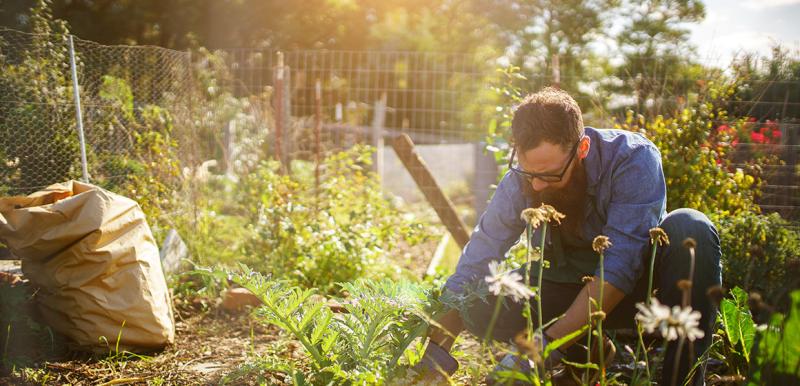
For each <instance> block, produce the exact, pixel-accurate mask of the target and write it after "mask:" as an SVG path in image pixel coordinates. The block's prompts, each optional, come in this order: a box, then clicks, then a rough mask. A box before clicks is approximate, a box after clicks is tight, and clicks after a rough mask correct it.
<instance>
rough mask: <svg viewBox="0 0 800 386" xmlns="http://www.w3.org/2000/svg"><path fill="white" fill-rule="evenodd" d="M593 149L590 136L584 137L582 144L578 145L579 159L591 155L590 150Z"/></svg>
mask: <svg viewBox="0 0 800 386" xmlns="http://www.w3.org/2000/svg"><path fill="white" fill-rule="evenodd" d="M591 147H592V139H591V138H589V136H588V135H584V136H583V139H581V143H580V144H579V145H578V158H579V159H584V158H586V156H588V155H589V149H590V148H591Z"/></svg>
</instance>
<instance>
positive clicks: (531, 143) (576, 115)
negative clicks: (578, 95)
mask: <svg viewBox="0 0 800 386" xmlns="http://www.w3.org/2000/svg"><path fill="white" fill-rule="evenodd" d="M511 133H512V134H513V136H514V145H515V146H517V149H518V150H519V151H526V150H530V149H533V148H535V147H537V146H539V145H540V144H541V143H542V141H547V142H550V143H553V144H556V145H561V146H562V147H563V148H564V149H565V150H569V149H570V148H571V147H572V146H573V145H574V144H575V142H577V141H578V139H579V138H580V137H581V135H583V118H582V117H581V108H580V107H579V106H578V103H577V102H575V99H572V97H571V96H570V95H569V94H567V93H566V92H565V91H563V90H559V89H556V88H552V87H547V88H544V89H542V90H541V91H539V92H537V93H535V94H529V95H528V96H526V97H525V99H523V100H522V103H520V105H519V106H517V108H516V110H515V111H514V119H513V120H512V121H511Z"/></svg>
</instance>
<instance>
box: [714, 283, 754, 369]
mask: <svg viewBox="0 0 800 386" xmlns="http://www.w3.org/2000/svg"><path fill="white" fill-rule="evenodd" d="M730 295H731V298H730V299H729V298H725V299H722V302H721V303H720V315H719V316H720V317H719V320H720V324H721V327H722V328H721V329H720V330H718V331H717V333H718V335H719V336H720V338H721V342H719V344H720V345H719V346H717V349H718V351H717V356H718V358H720V359H723V360H725V362H726V364H727V366H728V367H729V368H730V369H731V370H732V372H733V373H735V374H737V375H743V374H745V373H746V372H747V369H748V366H749V365H750V358H751V355H750V351H751V350H752V348H753V339H755V334H756V325H755V322H753V317H752V315H751V314H750V309H749V307H748V305H747V293H746V292H745V291H744V290H743V289H741V288H739V287H736V288H734V289H733V290H731V292H730Z"/></svg>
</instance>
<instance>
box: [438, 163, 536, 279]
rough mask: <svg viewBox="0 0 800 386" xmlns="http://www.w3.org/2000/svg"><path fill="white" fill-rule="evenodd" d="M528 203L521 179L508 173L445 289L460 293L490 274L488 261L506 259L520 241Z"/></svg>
mask: <svg viewBox="0 0 800 386" xmlns="http://www.w3.org/2000/svg"><path fill="white" fill-rule="evenodd" d="M526 204H527V200H526V198H525V196H524V194H523V193H522V189H521V186H520V181H519V178H518V177H517V176H516V175H514V174H512V173H506V175H505V176H503V179H502V180H501V181H500V183H499V184H498V185H497V190H496V191H495V194H494V196H493V197H492V199H491V201H490V202H489V205H488V207H487V208H486V211H485V212H484V213H483V214H482V215H481V217H480V219H479V220H478V224H477V225H476V226H475V229H474V230H473V231H472V235H471V236H470V239H469V242H468V243H467V245H466V246H465V247H464V250H463V251H462V253H461V257H460V258H459V260H458V265H457V266H456V272H455V273H454V274H453V275H451V276H450V277H449V278H448V279H447V282H446V283H445V288H446V289H448V290H450V291H453V292H455V293H461V292H462V287H463V285H464V284H465V283H467V282H470V281H473V280H476V279H480V278H483V277H485V276H486V275H488V273H489V262H491V261H493V260H502V259H504V258H505V255H506V252H508V250H509V249H510V248H511V246H513V245H514V244H515V243H516V242H517V241H518V240H519V238H520V235H521V234H522V231H523V230H524V229H525V224H524V223H523V221H522V220H521V219H520V213H521V212H522V210H524V209H525V208H526Z"/></svg>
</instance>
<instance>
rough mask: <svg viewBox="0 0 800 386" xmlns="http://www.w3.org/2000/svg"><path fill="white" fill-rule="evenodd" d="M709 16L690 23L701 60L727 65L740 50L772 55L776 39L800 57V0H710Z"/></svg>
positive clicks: (692, 36) (693, 39) (707, 10)
mask: <svg viewBox="0 0 800 386" xmlns="http://www.w3.org/2000/svg"><path fill="white" fill-rule="evenodd" d="M705 5H706V18H705V20H704V21H703V22H701V23H699V24H695V25H691V26H689V30H690V31H691V40H692V42H693V43H694V44H695V45H696V46H697V53H698V55H699V59H700V62H701V63H704V64H717V65H721V66H724V65H725V64H727V63H730V60H731V59H732V58H733V57H734V55H736V53H739V52H742V51H746V52H758V53H759V54H762V55H768V54H769V52H770V47H771V46H772V45H773V42H779V43H781V44H782V45H783V46H784V47H785V48H788V49H789V50H791V51H792V52H793V53H794V56H795V57H797V56H800V0H742V1H735V0H706V1H705Z"/></svg>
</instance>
